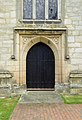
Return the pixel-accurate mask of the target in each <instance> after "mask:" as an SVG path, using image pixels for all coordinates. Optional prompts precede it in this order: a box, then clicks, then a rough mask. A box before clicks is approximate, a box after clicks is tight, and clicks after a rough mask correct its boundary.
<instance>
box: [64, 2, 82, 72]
mask: <svg viewBox="0 0 82 120" xmlns="http://www.w3.org/2000/svg"><path fill="white" fill-rule="evenodd" d="M81 11H82V0H65V19H64V24H65V25H66V27H67V28H68V37H67V39H68V47H69V55H70V64H71V67H70V69H71V70H82V13H81Z"/></svg>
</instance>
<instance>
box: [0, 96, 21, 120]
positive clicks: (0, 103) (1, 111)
mask: <svg viewBox="0 0 82 120" xmlns="http://www.w3.org/2000/svg"><path fill="white" fill-rule="evenodd" d="M18 100H19V97H10V98H3V99H0V120H9V118H10V115H11V114H12V112H13V110H14V108H15V106H16V104H17V102H18Z"/></svg>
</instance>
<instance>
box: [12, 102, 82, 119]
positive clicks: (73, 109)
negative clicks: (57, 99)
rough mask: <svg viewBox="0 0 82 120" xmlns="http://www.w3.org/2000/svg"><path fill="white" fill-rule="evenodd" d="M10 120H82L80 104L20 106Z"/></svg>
mask: <svg viewBox="0 0 82 120" xmlns="http://www.w3.org/2000/svg"><path fill="white" fill-rule="evenodd" d="M11 120H82V104H77V105H73V104H72V105H67V104H54V103H53V104H46V103H43V104H42V103H40V104H24V103H23V104H21V103H19V104H18V105H17V107H16V109H15V110H14V112H13V115H12V117H11Z"/></svg>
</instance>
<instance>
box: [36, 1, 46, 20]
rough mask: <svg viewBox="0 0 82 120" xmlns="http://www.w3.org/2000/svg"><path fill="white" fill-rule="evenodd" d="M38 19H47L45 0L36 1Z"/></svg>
mask: <svg viewBox="0 0 82 120" xmlns="http://www.w3.org/2000/svg"><path fill="white" fill-rule="evenodd" d="M36 19H39V20H40V19H42V20H44V19H45V0H36Z"/></svg>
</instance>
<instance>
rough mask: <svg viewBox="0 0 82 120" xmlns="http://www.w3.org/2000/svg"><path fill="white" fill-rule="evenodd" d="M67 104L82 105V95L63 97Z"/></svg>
mask: <svg viewBox="0 0 82 120" xmlns="http://www.w3.org/2000/svg"><path fill="white" fill-rule="evenodd" d="M62 98H63V100H64V103H65V104H82V95H62Z"/></svg>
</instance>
